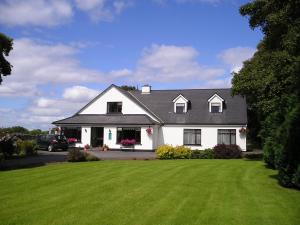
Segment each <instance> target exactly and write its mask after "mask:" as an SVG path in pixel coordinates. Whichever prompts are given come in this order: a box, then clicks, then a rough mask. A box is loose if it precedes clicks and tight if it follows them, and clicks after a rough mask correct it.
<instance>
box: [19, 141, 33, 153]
mask: <svg viewBox="0 0 300 225" xmlns="http://www.w3.org/2000/svg"><path fill="white" fill-rule="evenodd" d="M16 153H17V154H18V155H20V156H30V155H36V154H37V146H36V144H35V142H34V141H28V140H26V141H22V140H18V141H17V142H16Z"/></svg>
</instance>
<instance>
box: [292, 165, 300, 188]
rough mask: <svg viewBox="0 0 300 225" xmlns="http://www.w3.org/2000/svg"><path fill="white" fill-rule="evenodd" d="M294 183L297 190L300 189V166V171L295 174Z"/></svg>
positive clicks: (299, 169)
mask: <svg viewBox="0 0 300 225" xmlns="http://www.w3.org/2000/svg"><path fill="white" fill-rule="evenodd" d="M293 183H294V185H295V187H296V188H298V189H300V165H299V166H298V169H297V170H296V173H295V174H294V178H293Z"/></svg>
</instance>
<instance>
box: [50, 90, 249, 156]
mask: <svg viewBox="0 0 300 225" xmlns="http://www.w3.org/2000/svg"><path fill="white" fill-rule="evenodd" d="M230 92H231V90H230V89H183V90H151V86H148V85H146V86H143V87H142V90H141V91H140V90H137V91H125V90H123V89H121V88H120V87H118V86H116V85H111V86H109V87H108V88H107V89H106V90H104V91H103V92H102V93H101V94H99V95H98V96H97V97H96V98H94V99H93V100H92V101H91V102H89V103H88V104H87V105H86V106H84V107H83V108H82V109H81V110H79V111H78V112H77V113H76V114H75V115H73V116H71V117H69V118H66V119H63V120H59V121H55V122H53V124H55V125H56V126H59V127H60V128H61V131H62V132H63V133H64V134H65V135H66V136H67V137H69V138H76V139H77V143H76V146H78V147H83V146H84V145H86V144H89V145H90V146H92V147H98V146H102V145H103V144H106V145H108V146H109V148H110V149H127V148H130V149H134V150H155V149H156V148H157V147H158V146H160V145H163V144H171V145H173V146H176V145H185V146H189V147H191V148H192V149H206V148H212V147H214V146H215V145H217V144H220V143H224V144H237V145H239V146H240V147H241V149H242V150H243V151H245V150H246V135H245V132H241V131H243V130H245V128H246V126H247V110H246V101H245V99H244V98H242V97H241V96H231V93H230ZM124 140H130V141H131V140H134V141H135V142H136V143H135V144H134V145H130V146H127V145H126V143H124Z"/></svg>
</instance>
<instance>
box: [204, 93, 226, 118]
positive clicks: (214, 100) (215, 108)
mask: <svg viewBox="0 0 300 225" xmlns="http://www.w3.org/2000/svg"><path fill="white" fill-rule="evenodd" d="M223 103H224V99H223V98H221V97H220V96H219V95H217V94H214V95H213V96H211V97H210V98H209V99H208V107H209V112H211V113H221V112H223Z"/></svg>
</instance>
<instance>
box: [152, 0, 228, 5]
mask: <svg viewBox="0 0 300 225" xmlns="http://www.w3.org/2000/svg"><path fill="white" fill-rule="evenodd" d="M152 1H153V2H155V3H158V4H160V5H165V4H167V3H169V2H175V3H178V4H184V3H208V4H213V5H215V4H218V3H220V2H222V1H225V0H152Z"/></svg>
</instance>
